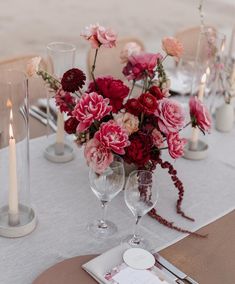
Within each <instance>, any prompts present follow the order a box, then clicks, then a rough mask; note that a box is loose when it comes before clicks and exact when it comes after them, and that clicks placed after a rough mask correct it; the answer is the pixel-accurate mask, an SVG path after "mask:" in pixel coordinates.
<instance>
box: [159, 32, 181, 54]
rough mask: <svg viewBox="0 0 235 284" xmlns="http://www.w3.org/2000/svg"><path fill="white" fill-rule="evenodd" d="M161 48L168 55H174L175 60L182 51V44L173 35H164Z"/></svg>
mask: <svg viewBox="0 0 235 284" xmlns="http://www.w3.org/2000/svg"><path fill="white" fill-rule="evenodd" d="M162 48H163V50H164V51H165V52H166V53H167V54H168V55H170V56H174V57H176V59H177V60H178V59H179V58H180V57H181V55H182V53H183V45H182V44H181V42H179V41H178V40H177V39H176V38H174V37H164V38H163V39H162Z"/></svg>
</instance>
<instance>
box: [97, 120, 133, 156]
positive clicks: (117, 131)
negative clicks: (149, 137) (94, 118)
mask: <svg viewBox="0 0 235 284" xmlns="http://www.w3.org/2000/svg"><path fill="white" fill-rule="evenodd" d="M94 137H95V138H96V139H97V140H98V141H99V142H100V143H101V144H102V145H103V146H104V147H105V148H107V149H110V150H113V151H114V152H115V153H117V154H120V155H123V154H125V150H124V148H125V147H127V146H129V144H130V142H129V140H128V135H127V132H126V131H125V130H124V129H123V128H122V127H121V126H119V125H118V124H117V123H116V122H115V121H113V120H110V121H108V122H106V123H102V124H101V127H100V129H99V131H97V132H96V133H95V136H94Z"/></svg>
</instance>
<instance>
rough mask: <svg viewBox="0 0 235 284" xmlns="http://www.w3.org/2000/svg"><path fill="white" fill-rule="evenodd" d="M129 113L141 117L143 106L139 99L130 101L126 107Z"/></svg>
mask: <svg viewBox="0 0 235 284" xmlns="http://www.w3.org/2000/svg"><path fill="white" fill-rule="evenodd" d="M124 107H125V109H126V111H127V112H129V113H131V114H134V115H135V116H139V115H140V114H141V112H142V105H141V104H140V103H139V101H138V100H137V99H129V100H128V101H127V102H126V104H125V105H124Z"/></svg>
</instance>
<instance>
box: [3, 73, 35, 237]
mask: <svg viewBox="0 0 235 284" xmlns="http://www.w3.org/2000/svg"><path fill="white" fill-rule="evenodd" d="M0 117H1V121H0V235H2V236H5V237H21V236H24V235H26V234H29V233H30V232H31V231H32V230H33V229H34V228H35V226H36V218H35V213H34V211H33V209H32V208H31V205H30V181H29V125H28V82H27V79H26V77H25V75H24V73H23V72H20V71H15V70H1V71H0Z"/></svg>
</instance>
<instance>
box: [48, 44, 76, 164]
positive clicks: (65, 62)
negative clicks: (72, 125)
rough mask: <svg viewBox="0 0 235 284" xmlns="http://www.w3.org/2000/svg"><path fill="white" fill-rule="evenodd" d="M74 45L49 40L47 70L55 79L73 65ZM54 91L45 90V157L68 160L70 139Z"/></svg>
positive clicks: (58, 160)
mask: <svg viewBox="0 0 235 284" xmlns="http://www.w3.org/2000/svg"><path fill="white" fill-rule="evenodd" d="M75 54H76V47H75V46H74V45H73V44H69V43H65V42H51V43H49V44H48V45H47V55H48V71H49V73H50V74H51V75H53V76H54V77H56V78H57V79H59V80H60V79H61V78H62V76H63V74H64V73H65V72H66V71H67V70H69V69H71V68H73V67H74V62H75ZM54 95H55V93H54V92H52V91H51V90H49V91H48V92H47V118H48V127H47V140H48V143H47V144H49V146H48V147H47V148H46V150H45V152H44V155H45V157H46V158H47V159H48V160H49V161H51V162H55V163H63V162H69V161H71V160H72V159H73V158H74V153H73V147H72V146H71V139H70V137H68V136H67V135H65V131H64V120H65V119H66V117H65V115H64V114H63V113H61V112H60V111H59V110H58V109H57V107H56V104H55V99H54ZM50 120H56V122H57V123H56V124H57V129H56V130H55V129H53V128H52V127H51V125H50Z"/></svg>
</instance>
